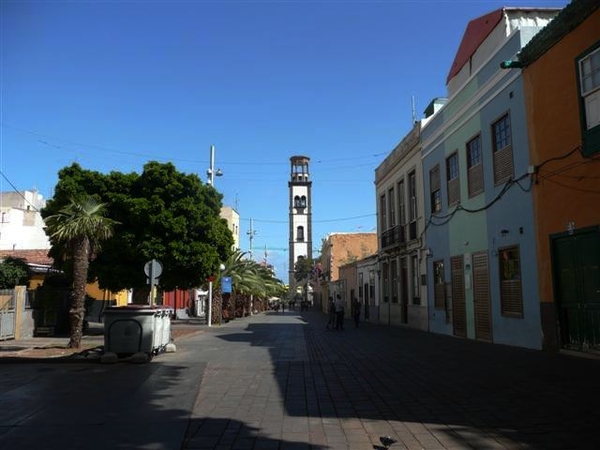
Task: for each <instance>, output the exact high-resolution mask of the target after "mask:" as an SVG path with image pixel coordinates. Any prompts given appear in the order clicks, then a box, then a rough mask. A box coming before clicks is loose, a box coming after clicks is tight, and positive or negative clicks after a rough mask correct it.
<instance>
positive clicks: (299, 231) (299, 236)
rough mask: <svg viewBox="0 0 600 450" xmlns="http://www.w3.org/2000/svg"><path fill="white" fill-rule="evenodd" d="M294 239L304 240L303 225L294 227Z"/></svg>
mask: <svg viewBox="0 0 600 450" xmlns="http://www.w3.org/2000/svg"><path fill="white" fill-rule="evenodd" d="M296 240H297V241H304V227H303V226H299V227H298V228H297V229H296Z"/></svg>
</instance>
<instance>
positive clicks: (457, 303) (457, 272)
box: [450, 255, 467, 337]
mask: <svg viewBox="0 0 600 450" xmlns="http://www.w3.org/2000/svg"><path fill="white" fill-rule="evenodd" d="M450 274H451V279H452V302H453V305H452V321H453V322H454V335H455V336H460V337H467V307H466V303H465V274H464V269H463V257H462V255H460V256H453V257H452V258H450Z"/></svg>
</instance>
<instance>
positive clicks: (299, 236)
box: [288, 156, 312, 296]
mask: <svg viewBox="0 0 600 450" xmlns="http://www.w3.org/2000/svg"><path fill="white" fill-rule="evenodd" d="M309 161H310V158H309V157H308V156H292V157H291V158H290V162H291V176H290V181H289V182H288V186H289V188H290V200H289V201H290V230H289V235H290V250H289V257H290V259H289V286H290V291H289V292H290V296H294V295H296V294H297V293H300V292H301V291H299V290H296V287H297V286H296V280H295V279H294V266H295V264H296V261H298V258H300V257H303V258H308V259H312V200H311V196H310V189H311V186H312V181H310V174H309V171H308V163H309ZM298 288H299V289H301V286H298ZM302 292H303V291H302Z"/></svg>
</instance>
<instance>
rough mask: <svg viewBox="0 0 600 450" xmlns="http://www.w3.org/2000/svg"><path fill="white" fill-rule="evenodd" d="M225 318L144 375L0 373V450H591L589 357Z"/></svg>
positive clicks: (42, 366)
mask: <svg viewBox="0 0 600 450" xmlns="http://www.w3.org/2000/svg"><path fill="white" fill-rule="evenodd" d="M325 323H326V317H325V315H323V314H321V313H318V312H312V311H311V312H301V313H300V312H298V311H295V312H294V311H292V312H288V311H286V312H285V313H266V314H260V315H256V316H253V317H249V318H244V319H237V320H234V321H232V322H230V323H228V324H225V325H222V326H217V327H210V328H208V327H205V328H204V329H203V332H202V333H200V334H196V335H194V336H191V337H189V338H187V339H182V340H181V341H180V342H178V344H177V352H176V353H171V354H162V355H159V356H157V357H156V358H154V359H153V360H152V361H151V362H150V363H148V364H142V365H134V364H130V363H118V364H114V365H106V364H99V363H92V362H85V363H81V364H53V363H52V362H48V363H34V364H32V363H30V364H16V363H13V364H2V362H1V361H0V405H1V406H2V407H1V408H0V449H2V450H4V449H7V450H8V449H79V448H81V449H96V448H97V449H101V448H102V449H134V448H135V449H137V448H144V449H145V448H148V449H259V450H260V449H265V450H268V449H279V450H283V449H334V450H336V449H339V450H343V449H361V450H367V449H374V448H382V447H381V444H380V441H379V437H380V436H385V435H389V436H392V437H393V438H394V439H396V440H397V441H398V442H397V443H395V444H394V445H392V446H391V447H390V450H395V449H398V450H399V449H426V450H436V449H590V450H591V449H597V448H600V434H599V433H598V430H599V427H598V423H600V421H599V419H600V409H599V407H598V405H600V402H599V401H598V400H599V399H600V398H599V397H600V394H599V390H598V384H599V383H598V380H600V361H598V360H596V359H587V358H581V357H573V356H567V355H562V354H548V353H544V352H539V351H532V350H525V349H519V348H513V347H506V346H499V345H491V344H486V343H481V342H475V341H469V340H463V339H456V338H452V337H447V336H440V335H435V334H431V333H425V332H420V331H415V330H409V329H402V328H393V327H392V328H390V327H387V326H383V325H372V324H364V323H361V326H360V328H359V329H355V328H354V327H353V325H351V324H350V322H348V323H347V324H346V330H345V331H327V330H326V329H325Z"/></svg>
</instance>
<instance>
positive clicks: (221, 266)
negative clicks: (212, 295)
mask: <svg viewBox="0 0 600 450" xmlns="http://www.w3.org/2000/svg"><path fill="white" fill-rule="evenodd" d="M224 270H225V264H220V265H219V271H220V272H221V273H220V274H219V275H220V276H221V307H220V308H219V325H221V322H222V320H223V280H222V278H223V271H224Z"/></svg>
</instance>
